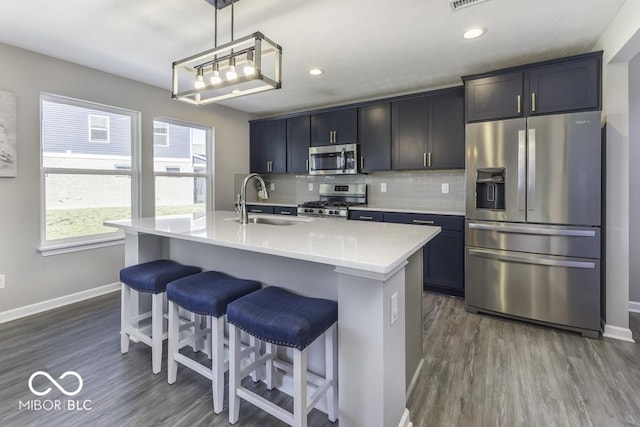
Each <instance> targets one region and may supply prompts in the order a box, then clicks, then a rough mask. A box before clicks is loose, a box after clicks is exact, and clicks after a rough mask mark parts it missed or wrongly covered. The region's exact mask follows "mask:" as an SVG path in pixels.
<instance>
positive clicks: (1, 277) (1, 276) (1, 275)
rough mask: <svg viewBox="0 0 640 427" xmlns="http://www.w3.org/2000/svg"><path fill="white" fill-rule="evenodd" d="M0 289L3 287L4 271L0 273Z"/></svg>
mask: <svg viewBox="0 0 640 427" xmlns="http://www.w3.org/2000/svg"><path fill="white" fill-rule="evenodd" d="M0 289H4V273H3V274H0Z"/></svg>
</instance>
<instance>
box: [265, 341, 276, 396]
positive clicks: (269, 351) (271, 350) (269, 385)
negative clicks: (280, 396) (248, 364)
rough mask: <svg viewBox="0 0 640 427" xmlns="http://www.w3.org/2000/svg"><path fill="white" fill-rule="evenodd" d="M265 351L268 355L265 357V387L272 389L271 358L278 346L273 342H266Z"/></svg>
mask: <svg viewBox="0 0 640 427" xmlns="http://www.w3.org/2000/svg"><path fill="white" fill-rule="evenodd" d="M266 347H267V348H266V352H267V354H268V355H269V358H268V359H267V368H266V369H267V372H266V377H267V378H266V381H267V389H268V390H273V372H274V370H273V358H274V355H275V354H276V353H277V351H278V347H277V346H276V345H275V344H271V343H270V342H268V343H266Z"/></svg>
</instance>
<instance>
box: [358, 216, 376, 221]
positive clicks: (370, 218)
mask: <svg viewBox="0 0 640 427" xmlns="http://www.w3.org/2000/svg"><path fill="white" fill-rule="evenodd" d="M358 219H364V220H367V221H371V220H372V219H373V217H372V216H362V215H361V216H359V217H358Z"/></svg>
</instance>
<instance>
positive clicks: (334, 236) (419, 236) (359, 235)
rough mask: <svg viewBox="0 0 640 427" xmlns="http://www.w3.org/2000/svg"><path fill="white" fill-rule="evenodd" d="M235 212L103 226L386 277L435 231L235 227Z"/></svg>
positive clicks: (346, 225)
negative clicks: (368, 272) (385, 275)
mask: <svg viewBox="0 0 640 427" xmlns="http://www.w3.org/2000/svg"><path fill="white" fill-rule="evenodd" d="M237 217H238V215H237V214H236V213H235V212H229V211H215V212H207V213H206V214H204V213H203V214H192V215H170V216H160V217H149V218H139V219H133V220H124V221H107V222H105V225H107V226H112V227H117V228H121V229H123V230H124V231H125V232H137V233H145V234H154V235H159V236H165V237H171V238H178V239H183V240H190V241H194V242H200V243H207V244H211V245H218V246H224V247H229V248H235V249H242V250H247V251H254V252H260V253H265V254H271V255H277V256H282V257H288V258H293V259H299V260H305V261H311V262H317V263H322V264H331V265H335V266H337V267H343V268H352V269H357V270H364V271H370V272H373V273H380V274H387V273H391V272H392V271H394V270H395V269H396V268H397V267H398V266H399V265H401V264H402V263H403V262H404V261H405V260H406V259H407V258H409V256H411V255H412V254H413V253H415V252H416V251H417V250H418V249H420V248H421V247H422V246H424V245H425V244H426V243H427V242H428V241H429V240H431V239H432V238H434V237H435V236H436V235H437V234H438V233H439V232H440V227H432V226H424V225H407V224H390V223H372V222H365V221H346V220H339V219H322V218H304V217H290V216H285V215H268V214H267V215H264V214H256V215H251V214H250V215H249V217H250V218H252V217H263V218H270V219H282V220H286V221H293V222H295V224H293V225H271V224H252V223H249V224H245V225H242V224H239V223H238V222H237V221H235V219H237Z"/></svg>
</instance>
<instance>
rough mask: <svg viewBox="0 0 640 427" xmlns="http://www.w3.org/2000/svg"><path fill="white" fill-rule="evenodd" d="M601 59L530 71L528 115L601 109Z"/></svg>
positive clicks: (589, 59) (561, 64) (566, 63)
mask: <svg viewBox="0 0 640 427" xmlns="http://www.w3.org/2000/svg"><path fill="white" fill-rule="evenodd" d="M600 69H601V66H600V60H599V58H588V59H583V60H580V61H571V62H565V63H560V64H554V65H549V66H544V67H537V68H534V69H532V70H531V71H529V102H528V103H527V112H528V113H529V114H530V115H535V114H549V113H557V112H564V111H575V110H599V109H600V80H601V79H600Z"/></svg>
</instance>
